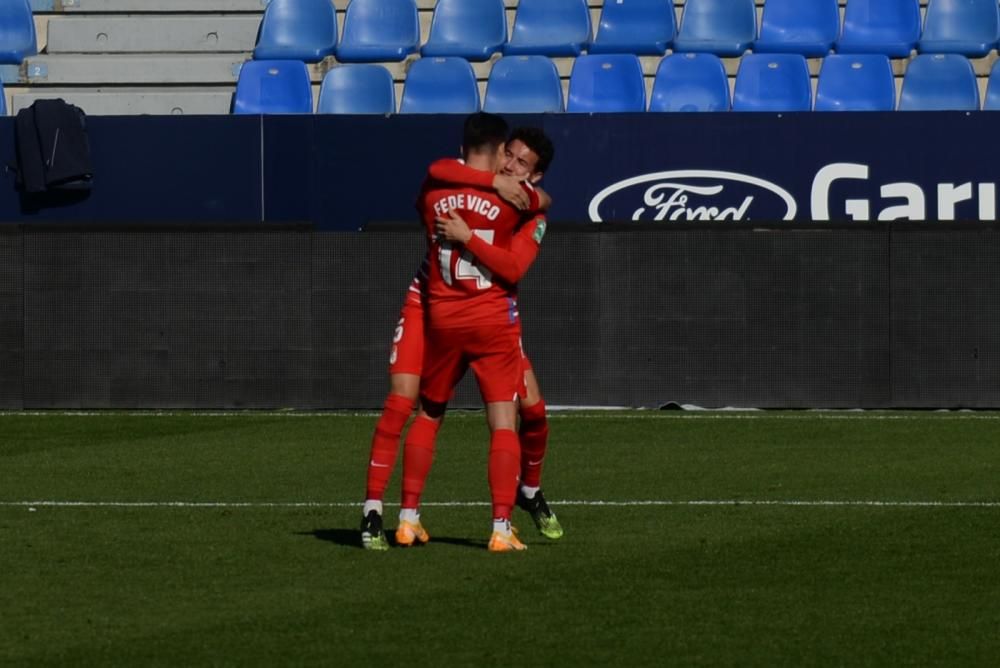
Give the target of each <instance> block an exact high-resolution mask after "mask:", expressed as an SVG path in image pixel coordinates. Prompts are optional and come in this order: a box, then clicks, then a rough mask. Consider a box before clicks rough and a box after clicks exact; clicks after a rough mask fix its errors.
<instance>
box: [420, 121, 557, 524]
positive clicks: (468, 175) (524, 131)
mask: <svg viewBox="0 0 1000 668" xmlns="http://www.w3.org/2000/svg"><path fill="white" fill-rule="evenodd" d="M554 154H555V150H554V148H553V146H552V142H551V140H549V138H548V137H547V136H545V133H544V132H543V131H542V130H540V129H538V128H517V129H515V130H514V131H513V132H512V133H511V134H510V136H509V137H508V138H507V144H506V146H505V148H504V161H503V170H502V173H503V174H505V175H510V176H515V177H517V178H521V179H526V180H528V182H529V183H532V184H535V183H538V181H540V180H541V178H542V176H543V175H544V173H545V171H546V170H547V169H548V167H549V165H550V164H551V162H552V158H553V157H554ZM457 163H458V161H455V160H439V161H437V162H436V163H434V164H433V165H431V168H430V170H429V171H430V175H431V177H432V178H438V179H441V180H446V181H458V182H461V183H466V184H469V185H476V186H479V187H482V188H490V187H491V186H492V185H493V184H492V181H491V180H490V176H491V175H490V174H488V173H485V172H481V171H479V170H475V169H471V168H469V167H465V166H462V165H459V164H457ZM445 168H447V171H445ZM543 208H547V207H543ZM529 219H530V217H529ZM528 231H530V232H531V234H527V233H526V232H528ZM438 232H439V234H442V235H443V236H444V237H445V238H446V239H447V240H448V241H452V242H457V243H461V244H463V245H464V247H465V249H466V250H467V251H469V252H471V253H472V254H473V255H474V256H475V257H476V259H477V261H478V262H479V263H480V264H481V265H483V266H484V267H486V268H487V269H489V270H490V271H491V272H493V274H494V275H495V276H498V277H499V278H501V279H502V280H504V281H506V282H507V283H508V284H514V283H517V282H518V281H519V280H520V278H521V275H523V273H524V271H526V270H527V267H528V266H530V264H531V262H533V261H534V258H535V255H536V254H537V252H538V244H539V243H541V240H542V237H543V236H544V235H545V221H544V219H541V220H539V221H538V227H533V228H532V229H530V230H528V226H522V228H521V229H520V230H519V231H518V232H517V233H516V234H515V236H514V239H513V241H512V243H511V253H506V252H505V251H503V250H502V249H500V248H497V247H496V246H491V245H489V244H486V243H484V242H482V240H481V239H478V238H476V237H474V236H472V233H471V230H470V229H469V228H468V226H467V225H466V224H465V222H464V221H463V220H461V217H460V216H457V215H456V216H454V217H452V218H451V219H440V220H439V224H438ZM522 365H523V367H524V382H525V389H526V394H525V396H524V397H523V398H522V400H521V403H520V406H519V414H520V418H521V419H520V425H519V427H518V437H519V439H520V442H521V484H520V486H519V487H518V493H517V505H518V506H519V507H520V508H522V509H523V510H525V511H526V512H527V513H528V514H529V515H530V516H531V519H532V521H533V522H534V523H535V526H536V527H537V528H538V530H539V532H540V533H541V534H542V535H543V536H545V537H546V538H549V539H552V540H557V539H559V538H561V537H562V535H563V529H562V525H561V524H560V523H559V520H558V519H557V518H556V516H555V513H553V512H552V510H551V509H550V508H549V505H548V503H547V502H546V500H545V495H544V494H543V493H542V490H541V475H542V465H543V463H544V460H545V453H546V451H547V446H548V434H549V428H548V421H547V419H546V415H545V401H544V399H543V398H542V394H541V389H540V388H539V385H538V378H537V377H536V376H535V371H534V368H533V367H532V365H531V361H530V360H529V359H528V357H527V355H524V354H523V350H522Z"/></svg>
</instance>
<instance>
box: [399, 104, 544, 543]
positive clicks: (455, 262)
mask: <svg viewBox="0 0 1000 668" xmlns="http://www.w3.org/2000/svg"><path fill="white" fill-rule="evenodd" d="M506 134H507V127H506V123H505V122H504V121H503V119H501V118H499V117H497V116H494V115H492V114H486V113H479V114H473V115H472V116H470V117H469V118H468V119H467V120H466V124H465V130H464V138H463V153H464V155H465V157H466V161H467V164H468V165H469V166H470V167H473V168H476V169H480V170H483V171H487V172H494V171H496V167H497V164H498V162H499V161H500V160H501V158H502V155H503V154H502V151H503V147H504V143H505V140H506ZM532 194H533V196H534V197H535V199H536V204H535V206H536V207H537V195H534V193H532ZM420 201H421V202H422V209H423V214H422V215H423V220H424V224H425V226H426V230H427V234H428V252H427V259H428V260H429V262H428V274H427V282H426V289H427V301H426V316H425V317H426V338H427V340H426V344H425V350H424V368H423V375H422V376H421V381H420V403H421V408H420V411H419V412H418V414H417V417H416V418H415V419H414V421H413V424H412V425H411V427H410V431H409V433H408V434H407V438H406V443H405V445H404V454H403V500H402V510H401V511H400V523H399V528H398V529H397V530H396V542H397V543H398V544H400V545H411V544H414V543H417V542H421V543H422V542H426V541H427V539H428V536H427V532H426V531H425V530H424V529H423V526H422V525H421V523H420V519H419V510H418V509H419V504H420V495H421V493H422V492H423V487H424V482H425V480H426V478H427V474H428V473H429V471H430V467H431V462H432V460H433V452H434V442H435V438H436V435H437V430H438V427H439V426H440V423H441V419H442V418H443V417H444V411H445V409H446V407H447V403H448V400H449V399H450V398H451V395H452V392H453V391H454V388H455V385H457V384H458V381H459V380H461V378H462V376H463V375H464V374H465V372H466V371H467V370H468V368H470V367H471V368H472V370H473V372H474V374H475V376H476V380H477V382H478V384H479V389H480V394H481V395H482V398H483V403H484V404H485V405H486V418H487V423H488V425H489V428H490V434H491V436H490V452H489V467H488V468H489V476H488V477H489V485H490V493H491V496H492V499H493V533H492V536H491V538H490V542H489V549H490V550H491V551H510V550H524V549H526V546H525V545H524V544H523V543H521V542H520V540H518V538H517V536H515V535H514V534H513V532H512V531H511V528H510V515H511V510H512V508H513V506H514V503H515V500H516V496H517V481H518V474H519V472H520V455H521V450H520V444H519V442H518V437H517V432H516V428H517V401H518V399H519V397H521V396H523V394H524V379H523V371H522V365H521V345H520V326H519V318H518V313H517V302H516V297H515V291H514V287H513V286H510V285H505V284H503V283H501V282H498V281H494V280H493V277H492V274H491V273H490V272H488V271H484V270H483V269H482V268H481V267H480V266H479V265H478V264H477V263H476V262H475V260H474V258H473V257H472V256H471V254H469V253H467V252H466V251H465V249H464V248H462V247H461V246H457V245H455V244H453V243H451V242H449V241H446V240H443V239H442V238H441V237H439V236H438V234H437V231H436V221H437V219H439V218H442V217H444V216H446V214H447V213H448V212H449V211H454V210H457V211H459V212H461V215H462V216H463V217H464V219H465V221H466V222H467V223H468V225H469V227H471V228H472V230H473V234H475V235H476V236H477V237H479V238H480V239H481V240H483V241H484V242H486V243H489V244H491V245H495V246H497V247H499V248H504V249H509V248H510V244H511V240H512V238H513V236H514V231H515V228H516V227H517V226H518V225H519V224H520V222H521V216H520V214H519V213H518V211H517V210H516V209H515V208H514V207H512V206H510V205H509V204H507V203H506V202H504V201H503V200H501V199H500V197H499V196H498V195H496V194H495V193H493V192H491V191H485V190H482V189H477V188H470V187H458V188H456V187H454V186H448V185H445V184H441V183H439V182H434V181H428V182H427V183H426V184H425V186H424V189H423V191H422V194H421V200H420ZM529 224H535V223H529Z"/></svg>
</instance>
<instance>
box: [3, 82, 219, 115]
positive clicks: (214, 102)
mask: <svg viewBox="0 0 1000 668" xmlns="http://www.w3.org/2000/svg"><path fill="white" fill-rule="evenodd" d="M233 90H234V89H233V88H232V87H228V88H211V89H208V88H196V89H177V88H174V89H159V90H156V89H153V90H150V89H129V88H112V89H100V88H82V89H60V88H45V89H38V88H36V89H32V90H31V91H30V92H24V93H15V94H14V95H13V96H12V97H11V112H10V113H12V114H16V113H17V112H18V111H20V110H21V109H24V108H25V107H30V106H31V104H32V103H33V102H34V101H35V100H42V99H46V100H48V99H53V98H60V97H61V98H62V99H64V100H66V101H67V102H69V103H70V104H75V105H76V106H78V107H80V108H81V109H83V110H84V111H85V112H86V113H87V114H89V115H91V116H132V115H137V114H160V115H176V114H186V115H193V114H228V113H229V107H230V104H231V102H232V96H233Z"/></svg>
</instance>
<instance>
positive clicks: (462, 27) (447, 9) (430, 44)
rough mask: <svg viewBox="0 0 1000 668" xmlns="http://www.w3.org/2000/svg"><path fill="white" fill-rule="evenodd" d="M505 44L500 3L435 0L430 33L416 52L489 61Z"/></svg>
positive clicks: (493, 0)
mask: <svg viewBox="0 0 1000 668" xmlns="http://www.w3.org/2000/svg"><path fill="white" fill-rule="evenodd" d="M506 41H507V10H506V9H505V8H504V4H503V0H475V1H474V2H469V0H438V3H437V6H436V7H435V8H434V18H433V19H431V34H430V37H429V38H428V39H427V43H426V44H424V46H423V48H422V49H421V50H420V53H421V54H423V55H424V56H437V57H442V56H458V57H459V58H466V59H467V60H477V61H479V60H489V58H490V56H492V55H493V54H494V53H497V52H499V51H500V49H502V48H503V45H504V43H505V42H506Z"/></svg>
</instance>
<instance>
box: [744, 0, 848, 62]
mask: <svg viewBox="0 0 1000 668" xmlns="http://www.w3.org/2000/svg"><path fill="white" fill-rule="evenodd" d="M838 36H840V8H839V6H838V5H837V0H806V1H805V2H803V0H767V2H766V3H765V4H764V13H763V15H762V16H761V19H760V37H759V38H758V39H757V42H756V43H755V44H754V47H753V48H754V51H757V52H759V53H800V54H802V55H803V56H808V57H811V58H817V57H822V56H825V55H826V54H828V53H829V52H830V49H832V48H833V43H834V42H836V41H837V37H838Z"/></svg>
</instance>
